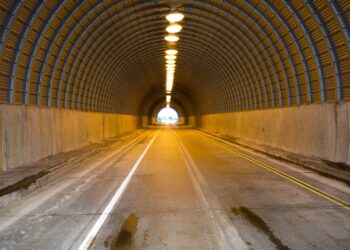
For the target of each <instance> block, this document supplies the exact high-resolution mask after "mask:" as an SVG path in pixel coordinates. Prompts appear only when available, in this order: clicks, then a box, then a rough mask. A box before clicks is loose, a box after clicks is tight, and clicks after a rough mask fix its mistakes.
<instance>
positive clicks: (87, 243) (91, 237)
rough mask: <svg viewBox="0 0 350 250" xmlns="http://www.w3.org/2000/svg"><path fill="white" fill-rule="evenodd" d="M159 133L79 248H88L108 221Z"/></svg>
mask: <svg viewBox="0 0 350 250" xmlns="http://www.w3.org/2000/svg"><path fill="white" fill-rule="evenodd" d="M158 134H159V130H158V131H157V133H156V134H155V135H154V136H153V138H152V140H151V141H150V142H149V143H148V145H147V147H146V149H145V150H144V151H143V153H142V154H141V156H140V157H139V158H138V160H137V161H136V163H135V164H134V166H133V167H132V169H131V170H130V172H129V174H128V176H127V177H126V178H125V179H124V181H123V183H122V184H121V185H120V187H119V188H118V190H117V191H116V192H115V194H114V196H113V197H112V199H111V201H110V202H109V203H108V205H107V207H106V208H105V209H104V210H103V212H102V214H101V215H100V217H99V218H98V220H97V221H96V223H95V225H94V226H93V227H92V228H91V230H90V232H89V233H88V235H87V236H86V238H85V239H84V241H83V243H81V245H80V247H79V250H86V249H88V248H89V246H90V244H91V242H92V241H93V240H94V238H95V237H96V235H97V233H98V231H99V230H100V229H101V227H102V225H103V223H104V222H105V221H106V219H107V217H108V215H109V214H110V212H111V211H112V209H113V208H114V206H115V205H116V204H117V202H118V201H119V200H120V197H121V196H122V195H123V193H124V191H125V189H126V188H127V186H128V184H129V182H130V180H131V178H132V176H133V175H134V173H135V171H136V169H137V167H138V166H139V165H140V163H141V161H142V159H143V158H144V156H145V155H146V153H147V152H148V150H149V148H150V147H151V145H152V144H153V142H154V140H155V139H156V137H157V136H158Z"/></svg>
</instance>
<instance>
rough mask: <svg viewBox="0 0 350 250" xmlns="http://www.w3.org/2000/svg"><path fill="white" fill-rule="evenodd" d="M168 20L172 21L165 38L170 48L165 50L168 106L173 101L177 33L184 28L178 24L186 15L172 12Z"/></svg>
mask: <svg viewBox="0 0 350 250" xmlns="http://www.w3.org/2000/svg"><path fill="white" fill-rule="evenodd" d="M165 18H166V20H167V21H168V22H169V23H170V24H169V26H168V27H167V28H166V31H167V32H168V35H167V36H166V37H165V40H166V41H167V42H169V44H168V48H169V49H167V50H166V51H165V54H166V55H165V59H166V64H165V68H166V100H165V101H166V104H167V107H169V106H170V101H171V91H172V89H173V85H174V75H175V67H176V54H177V50H176V49H175V45H176V42H177V41H178V40H179V37H178V36H177V35H176V33H179V32H180V31H181V30H182V26H181V25H180V24H178V22H181V21H182V19H183V18H184V15H183V14H181V13H179V12H172V13H170V14H168V15H167V16H166V17H165Z"/></svg>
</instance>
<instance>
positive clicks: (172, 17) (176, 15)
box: [165, 12, 184, 23]
mask: <svg viewBox="0 0 350 250" xmlns="http://www.w3.org/2000/svg"><path fill="white" fill-rule="evenodd" d="M165 18H166V20H168V21H169V22H171V23H175V22H179V21H181V20H182V19H184V15H183V14H181V13H180V12H173V13H170V14H168V15H166V17H165Z"/></svg>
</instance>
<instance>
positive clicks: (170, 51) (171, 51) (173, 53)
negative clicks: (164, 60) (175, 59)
mask: <svg viewBox="0 0 350 250" xmlns="http://www.w3.org/2000/svg"><path fill="white" fill-rule="evenodd" d="M165 53H166V54H167V55H176V54H177V50H176V49H168V50H166V51H165Z"/></svg>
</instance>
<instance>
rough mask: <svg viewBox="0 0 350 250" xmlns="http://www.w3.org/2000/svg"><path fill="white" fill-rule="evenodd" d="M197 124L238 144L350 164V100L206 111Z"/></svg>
mask: <svg viewBox="0 0 350 250" xmlns="http://www.w3.org/2000/svg"><path fill="white" fill-rule="evenodd" d="M197 126H198V127H199V128H200V129H202V130H204V131H207V132H210V133H213V134H217V135H220V136H224V137H230V138H233V139H236V140H239V141H240V142H241V143H247V144H250V145H254V144H255V145H258V146H265V147H266V148H274V149H279V150H283V151H286V152H289V153H293V154H298V155H301V156H303V157H305V158H315V159H322V160H328V161H332V162H339V163H346V164H348V165H350V103H341V104H314V105H308V106H299V107H290V108H280V109H268V110H256V111H245V112H234V113H220V114H209V115H203V116H199V117H197Z"/></svg>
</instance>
